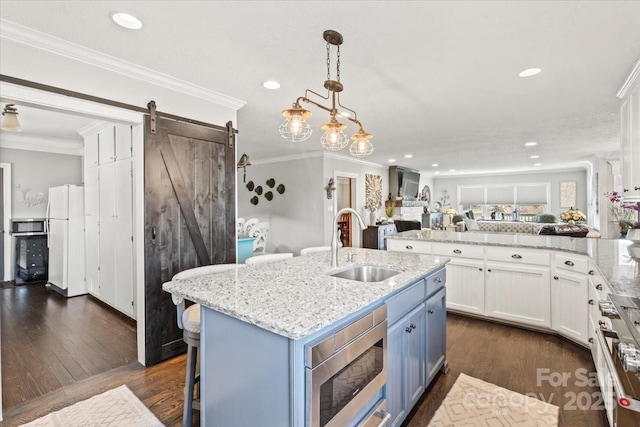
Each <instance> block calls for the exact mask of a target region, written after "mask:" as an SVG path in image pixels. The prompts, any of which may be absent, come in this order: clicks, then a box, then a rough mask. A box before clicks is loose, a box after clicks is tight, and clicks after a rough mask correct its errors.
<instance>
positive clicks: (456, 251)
mask: <svg viewBox="0 0 640 427" xmlns="http://www.w3.org/2000/svg"><path fill="white" fill-rule="evenodd" d="M453 253H454V254H461V253H462V251H461V250H460V249H454V250H453Z"/></svg>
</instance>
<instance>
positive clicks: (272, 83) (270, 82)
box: [262, 80, 280, 89]
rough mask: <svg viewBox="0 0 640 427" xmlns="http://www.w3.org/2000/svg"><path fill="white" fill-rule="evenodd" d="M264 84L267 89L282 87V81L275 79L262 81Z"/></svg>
mask: <svg viewBox="0 0 640 427" xmlns="http://www.w3.org/2000/svg"><path fill="white" fill-rule="evenodd" d="M262 86H263V87H264V88H266V89H280V83H278V82H277V81H275V80H267V81H266V82H264V83H262Z"/></svg>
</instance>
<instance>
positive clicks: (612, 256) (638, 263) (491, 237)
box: [387, 230, 640, 297]
mask: <svg viewBox="0 0 640 427" xmlns="http://www.w3.org/2000/svg"><path fill="white" fill-rule="evenodd" d="M387 239H400V240H421V241H426V242H434V243H464V244H469V245H488V246H509V247H522V248H536V249H551V250H555V251H561V252H566V253H576V254H581V255H587V256H589V257H591V259H592V260H593V261H594V263H595V264H596V266H597V267H598V270H600V273H602V276H603V277H604V278H605V280H607V282H608V283H609V285H611V289H612V290H613V292H614V293H616V294H620V295H629V296H635V297H640V244H638V243H636V244H634V243H633V242H631V241H629V240H625V239H592V238H584V237H582V238H573V237H566V236H539V235H531V234H516V233H481V232H463V233H457V232H450V231H436V230H431V231H429V232H428V233H426V232H425V233H423V232H421V231H419V230H411V231H403V232H402V233H398V234H395V235H393V236H387Z"/></svg>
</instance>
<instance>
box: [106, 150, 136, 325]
mask: <svg viewBox="0 0 640 427" xmlns="http://www.w3.org/2000/svg"><path fill="white" fill-rule="evenodd" d="M114 165H115V177H114V181H113V185H114V186H115V188H116V191H115V211H114V212H115V213H114V215H115V224H116V232H115V234H114V235H113V236H110V238H112V240H113V250H115V254H114V255H115V273H114V275H115V284H116V291H115V298H116V299H115V305H116V308H118V309H119V310H121V311H123V312H124V313H126V314H128V315H129V316H133V315H134V305H133V301H134V298H133V294H134V289H133V214H132V204H131V193H132V176H131V160H124V161H119V162H116V163H115V164H114Z"/></svg>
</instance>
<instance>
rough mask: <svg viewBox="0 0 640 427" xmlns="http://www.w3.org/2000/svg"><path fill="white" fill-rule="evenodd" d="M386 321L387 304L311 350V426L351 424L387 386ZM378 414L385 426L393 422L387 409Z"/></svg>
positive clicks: (308, 355)
mask: <svg viewBox="0 0 640 427" xmlns="http://www.w3.org/2000/svg"><path fill="white" fill-rule="evenodd" d="M386 319H387V306H386V305H383V306H381V307H379V308H377V309H376V310H374V311H373V312H371V313H369V314H367V315H365V316H363V317H361V318H359V319H358V320H356V321H354V322H352V323H351V324H349V325H348V326H346V327H344V328H342V329H340V330H339V331H338V332H336V333H334V334H332V335H331V336H329V337H327V338H325V339H324V340H322V341H321V342H319V343H318V344H316V345H314V346H310V347H308V348H307V352H306V355H305V358H306V361H305V362H306V367H307V369H306V393H307V394H306V395H307V425H309V426H312V427H325V426H327V427H332V426H341V427H342V426H345V425H348V424H349V423H350V422H352V421H353V417H354V416H355V415H356V414H358V413H359V412H360V411H362V410H363V409H364V406H365V405H367V403H368V402H369V401H370V400H371V399H372V398H373V397H374V396H375V395H376V394H377V393H378V392H379V391H380V389H381V388H382V387H383V386H384V385H385V384H386V381H387V321H386ZM380 407H381V408H384V405H382V406H380ZM375 415H376V416H377V417H379V418H380V423H378V425H381V426H383V425H385V420H388V419H390V418H391V417H389V416H388V414H387V413H386V412H385V411H384V410H378V411H376V412H375Z"/></svg>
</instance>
